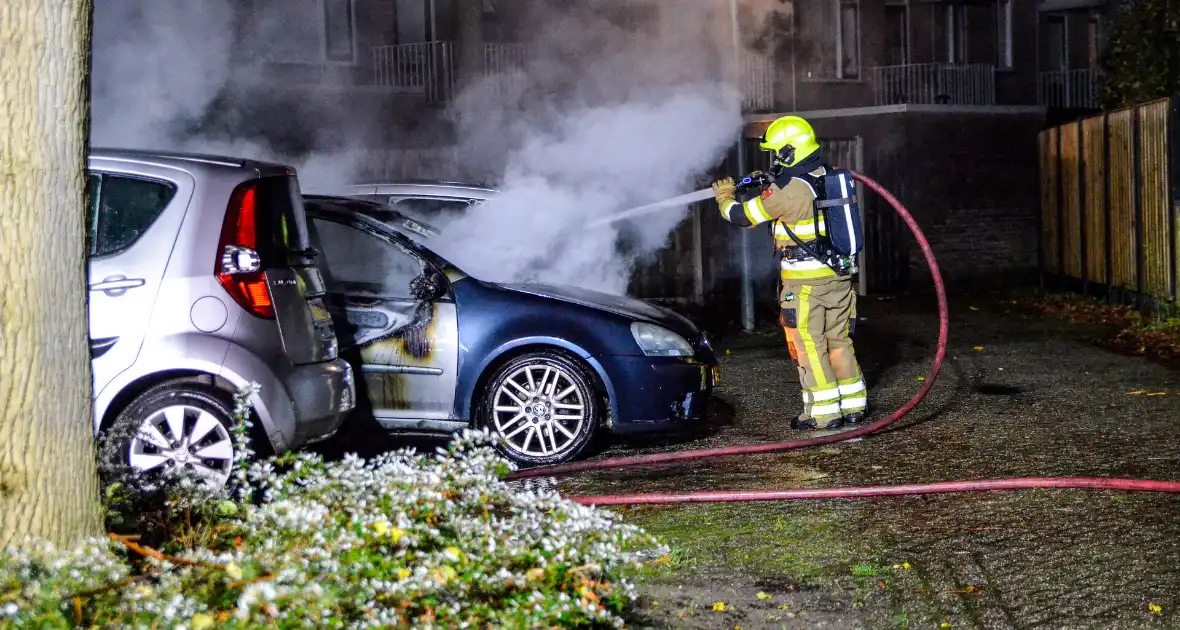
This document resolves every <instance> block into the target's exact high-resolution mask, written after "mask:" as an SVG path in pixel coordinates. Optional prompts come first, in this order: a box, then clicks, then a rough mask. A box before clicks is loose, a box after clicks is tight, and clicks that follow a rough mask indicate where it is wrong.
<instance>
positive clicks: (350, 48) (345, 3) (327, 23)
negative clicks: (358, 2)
mask: <svg viewBox="0 0 1180 630" xmlns="http://www.w3.org/2000/svg"><path fill="white" fill-rule="evenodd" d="M323 3H324V58H325V59H326V60H327V61H331V62H340V63H353V62H355V61H356V25H355V24H354V23H353V12H352V9H353V5H352V0H323Z"/></svg>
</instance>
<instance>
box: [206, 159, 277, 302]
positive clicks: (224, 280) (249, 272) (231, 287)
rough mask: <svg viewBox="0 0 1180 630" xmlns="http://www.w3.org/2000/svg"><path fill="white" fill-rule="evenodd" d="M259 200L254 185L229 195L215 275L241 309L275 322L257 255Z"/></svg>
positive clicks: (250, 184)
mask: <svg viewBox="0 0 1180 630" xmlns="http://www.w3.org/2000/svg"><path fill="white" fill-rule="evenodd" d="M256 197H257V185H256V184H255V183H254V182H247V183H245V184H242V185H240V186H238V187H237V188H235V189H234V192H233V194H232V195H231V196H230V200H229V207H228V208H227V209H226V213H225V222H224V223H222V225H221V240H220V241H219V242H218V245H217V267H216V269H215V273H216V274H217V280H218V281H219V282H221V286H223V287H225V290H226V292H227V293H229V295H230V297H232V298H233V299H234V301H235V302H237V303H238V305H239V306H241V307H242V308H244V309H246V310H248V311H250V312H251V313H253V314H254V315H256V316H258V317H261V318H263V319H274V316H275V311H274V304H273V303H272V302H271V299H270V289H268V288H267V286H266V278H265V277H264V276H263V269H262V258H261V256H260V255H259V253H258V221H257V219H258V216H257V203H256Z"/></svg>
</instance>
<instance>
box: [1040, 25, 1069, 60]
mask: <svg viewBox="0 0 1180 630" xmlns="http://www.w3.org/2000/svg"><path fill="white" fill-rule="evenodd" d="M1068 67H1069V40H1068V39H1067V38H1066V22H1065V16H1064V15H1050V16H1048V22H1047V23H1046V24H1045V67H1044V69H1045V70H1047V71H1049V72H1059V71H1062V70H1065V69H1067V68H1068Z"/></svg>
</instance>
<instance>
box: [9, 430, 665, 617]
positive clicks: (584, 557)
mask: <svg viewBox="0 0 1180 630" xmlns="http://www.w3.org/2000/svg"><path fill="white" fill-rule="evenodd" d="M239 434H240V435H244V433H242V432H240V433H239ZM508 470H509V464H508V462H506V461H505V460H503V459H501V458H500V457H499V456H498V455H497V454H496V453H495V451H494V450H493V449H492V448H491V443H490V439H489V438H488V436H487V435H486V434H480V433H473V432H468V433H465V434H463V435H461V436H458V437H457V438H456V439H455V440H454V441H453V442H452V443H451V444H450V445H449V446H448V447H447V448H445V449H439V450H438V451H437V452H436V453H429V454H420V453H416V452H414V451H410V450H401V451H396V452H392V453H387V454H385V455H382V456H379V457H376V458H373V459H372V460H369V461H364V460H361V459H359V458H357V457H353V456H348V457H345V458H344V459H343V460H342V461H339V462H325V461H324V460H323V459H322V458H320V457H319V456H317V455H314V454H308V453H298V454H295V453H288V454H285V455H283V456H280V457H278V458H274V459H270V460H266V461H260V462H256V463H254V464H250V465H248V466H247V465H245V464H244V463H243V464H242V467H241V475H240V476H238V477H236V479H235V481H234V483H233V484H231V487H230V488H229V489H228V490H221V491H209V490H205V489H203V488H202V487H201V486H200V484H194V483H192V482H191V481H186V482H184V483H178V482H176V481H175V480H167V481H165V482H160V485H159V486H158V488H162V489H163V490H158V491H161V492H165V494H168V495H169V496H170V497H173V498H166V499H163V500H160V501H159V502H158V503H157V504H155V508H154V509H155V512H154V513H155V514H156V516H154V517H153V519H154V520H153V522H152V523H151V524H150V529H152V531H153V532H155V535H156V536H161V534H160V532H166V535H163V536H162V537H160V538H158V540H157V542H158V546H157V547H151V546H149V545H148V543H147V542H145V539H144V538H141V537H137V536H135V535H132V532H131V531H129V530H127V529H126V526H127V525H129V524H132V523H134V522H135V519H134V518H130V517H128V516H127V515H123V516H122V517H120V518H121V519H122V520H119V519H113V522H117V523H119V524H120V525H121V526H123V528H124V529H123V531H122V532H116V533H112V534H110V535H109V537H108V538H105V539H97V540H91V541H87V542H86V543H85V544H82V545H80V546H78V547H76V548H74V549H68V550H59V549H54V548H53V547H52V546H50V545H48V544H46V543H42V542H29V543H27V544H24V545H22V546H18V547H15V548H10V549H9V550H7V551H5V552H4V553H2V554H0V627H36V628H66V627H104V628H106V627H143V628H149V627H150V628H190V629H193V630H200V629H202V628H215V627H216V628H248V627H249V628H253V627H263V626H266V627H280V628H369V627H372V628H377V627H381V628H408V627H415V628H419V627H420V628H432V627H433V628H537V627H566V628H568V627H611V626H616V627H617V626H620V625H622V614H623V613H624V612H625V611H626V608H627V606H628V605H629V603H630V602H631V601H632V600H633V598H634V587H633V585H631V584H630V583H629V582H628V581H627V580H626V579H624V578H622V577H620V576H622V575H625V573H626V570H627V569H628V568H638V567H639V566H640V565H641V563H642V561H643V559H644V558H645V557H650V554H659V553H662V552H663V549H662V548H661V546H660V545H659V544H658V543H657V542H656V541H654V540H653V539H652V538H650V537H648V536H647V535H646V534H644V533H643V532H642V531H640V530H639V529H637V528H635V527H633V526H630V525H626V524H622V523H619V522H617V521H616V520H615V518H614V516H613V515H612V514H611V513H609V512H605V511H601V510H597V509H595V508H590V507H585V506H581V505H578V504H576V503H573V502H571V501H568V500H564V499H562V498H561V497H560V496H558V495H557V493H555V492H552V491H540V492H532V491H519V490H516V489H514V488H512V487H511V486H510V485H509V484H507V483H505V482H503V481H501V480H500V477H501V476H502V475H503V474H504V473H506V472H508ZM114 483H115V484H117V483H123V482H114ZM112 487H114V488H115V490H114V491H113V493H114V494H120V495H121V493H123V492H124V491H125V490H124V489H121V488H120V487H116V486H115V485H114V484H112V485H108V486H107V491H108V495H111V494H112V490H111V488H112ZM177 491H179V496H180V498H174V497H175V496H176V492H177ZM128 500H132V499H130V498H129V497H128ZM134 501H143V499H134ZM136 505H137V506H139V507H140V508H142V507H143V504H141V503H136Z"/></svg>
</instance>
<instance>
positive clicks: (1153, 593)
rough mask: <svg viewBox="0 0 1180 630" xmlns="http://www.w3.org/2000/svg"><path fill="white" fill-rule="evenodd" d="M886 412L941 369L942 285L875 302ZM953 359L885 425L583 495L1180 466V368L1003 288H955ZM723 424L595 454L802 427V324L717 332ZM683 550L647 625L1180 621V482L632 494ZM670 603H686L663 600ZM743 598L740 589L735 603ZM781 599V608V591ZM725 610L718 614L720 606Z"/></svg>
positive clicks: (631, 513)
mask: <svg viewBox="0 0 1180 630" xmlns="http://www.w3.org/2000/svg"><path fill="white" fill-rule="evenodd" d="M861 314H862V317H863V319H862V321H860V322H859V324H858V332H857V337H856V349H857V353H858V356H859V358H860V359H861V362H862V366H863V368H864V371H865V373H866V377H867V380H868V382H869V387H870V406H871V407H870V413H871V415H873V416H874V417H876V416H879V415H880V414H883V413H887V412H891V411H892V410H894V409H896V408H897V407H900V406H901V405H902V404H903V403H904V402H905V401H906V400H907V399H908V398H909V397H910V396H911V395H912V394H913V393H914V392H915V391H916V390H917V389H918V387H919V386H920V385H921V378H922V377H923V376H924V375H925V374H926V373H927V371H928V369H929V367H930V362H931V358H932V356H933V354H934V349H935V342H936V339H937V321H936V318H935V314H934V310H933V305H932V298H908V299H899V300H877V299H874V298H871V297H870V298H867V299H862V302H861ZM951 317H952V327H951V336H950V346H949V351H948V354H947V361H946V365H945V366H944V371H943V374H942V375H941V377H940V378H939V379H938V381H937V383H936V384H935V386H934V388H933V390H932V391H931V393H930V395H929V396H928V397H927V399H926V400H925V401H924V402H923V403H922V404H921V405H920V406H919V407H918V408H917V409H916V410H915V411H914V412H913V413H911V414H910V416H908V417H907V418H905V419H903V420H902V421H901V422H900V423H898V425H895V426H894V427H891V428H890V429H887V430H886V431H885V432H883V433H881V434H878V435H874V436H870V437H868V438H866V439H863V440H858V441H856V442H854V443H845V444H837V445H832V446H828V447H822V448H815V449H809V450H805V451H798V452H792V453H785V454H770V455H761V456H740V457H731V458H726V459H719V460H714V461H709V462H693V463H691V464H682V465H670V466H660V467H652V468H648V469H639V470H636V469H630V470H618V471H612V472H601V473H589V474H582V475H579V476H577V477H574V478H565V479H562V480H561V482H560V487H561V489H562V490H563V491H564V492H566V493H569V494H602V493H619V492H655V491H666V490H712V489H747V488H791V487H808V486H822V487H835V486H844V485H865V484H893V483H914V482H931V481H940V480H953V479H985V478H1000V477H1019V476H1049V475H1054V476H1102V477H1143V478H1153V479H1180V382H1178V380H1177V378H1176V372H1175V371H1173V370H1172V369H1171V368H1169V367H1167V366H1163V365H1158V364H1154V363H1151V362H1149V361H1147V360H1145V359H1143V358H1140V357H1132V356H1124V355H1120V354H1116V353H1114V352H1111V351H1108V350H1104V349H1102V348H1100V347H1098V346H1096V345H1095V344H1093V343H1092V342H1090V341H1089V340H1088V339H1087V338H1086V337H1085V335H1084V334H1082V331H1080V330H1079V329H1077V328H1076V327H1072V326H1069V325H1067V324H1064V323H1061V322H1058V321H1055V320H1048V319H1044V318H1041V317H1039V316H1036V315H1032V314H1026V313H1022V312H1021V311H1020V310H1019V309H1017V307H1016V306H1014V305H1013V304H1012V303H1011V302H1010V301H1009V299H1007V298H1005V297H1002V296H1000V295H994V294H993V295H986V296H977V297H975V298H962V299H955V300H953V301H952V313H951ZM714 345H715V346H716V347H717V348H718V350H719V352H720V354H721V361H722V365H721V377H722V384H721V387H720V388H719V390H718V392H717V400H716V401H715V404H714V405H713V408H712V409H711V411H710V414H709V418H708V419H707V421H706V422H705V423H704V424H703V425H702V426H701V427H699V428H698V430H697V431H696V432H695V433H692V434H687V435H682V436H678V437H677V438H673V439H654V440H649V441H646V442H643V441H640V442H631V443H627V444H614V445H611V446H609V447H607V448H605V449H604V450H603V452H601V453H599V454H597V455H596V456H595V457H599V458H601V457H609V456H617V455H623V454H636V453H643V452H658V451H665V450H674V449H683V448H704V447H710V446H722V445H731V444H742V443H749V442H762V441H778V440H785V439H793V438H797V437H802V436H803V435H804V433H803V432H799V431H794V430H792V429H791V428H790V426H789V420H790V418H791V417H792V416H793V415H795V414H797V413H798V408H797V406H798V401H799V387H798V384H797V382H796V380H795V378H794V376H793V368H792V367H791V366H790V365H789V363H788V360H789V359H788V357H787V354H786V350H785V348H784V347H783V345H782V333H781V331H780V330H777V329H774V328H773V327H765V328H762V329H760V330H759V331H757V332H755V333H753V334H745V333H736V334H729V335H724V336H722V337H720V338H718V339H716V343H715V344H714ZM620 511H621V512H622V513H624V514H625V515H626V516H627V518H628V519H630V520H633V521H635V522H637V523H639V524H641V525H645V526H648V527H649V528H650V529H652V530H653V531H655V532H656V533H658V534H661V535H663V536H664V538H665V539H666V540H668V542H669V543H670V544H671V545H672V546H673V548H674V549H676V550H677V551H676V555H675V558H673V561H672V562H671V563H670V566H671V568H670V569H669V570H668V571H667V572H666V573H665V574H664V575H663V576H662V577H659V578H656V579H653V580H651V582H650V583H649V584H648V586H647V587H646V589H647V590H646V593H647V596H645V599H644V603H643V609H642V610H643V613H642V615H641V616H640V617H639V618H638V621H637V625H638V626H645V625H646V626H650V627H701V628H713V627H716V628H733V627H736V626H740V627H742V628H760V627H774V628H777V627H830V628H840V627H850V628H852V627H890V628H893V627H899V628H902V627H911V628H927V627H931V628H997V629H998V628H1154V627H1172V626H1173V625H1176V624H1177V623H1178V620H1180V617H1178V616H1177V615H1176V614H1175V612H1176V611H1175V608H1176V607H1177V606H1180V519H1178V518H1177V516H1178V515H1180V497H1178V496H1173V495H1160V494H1127V493H1117V492H1094V491H1082V490H1031V491H1018V492H1004V493H1001V492H990V493H977V494H970V495H943V496H926V497H899V498H886V499H874V500H826V501H812V502H807V503H799V502H795V503H761V504H756V505H753V504H747V505H735V504H730V505H720V506H699V505H698V506H685V507H644V508H623V509H621V510H620ZM661 600H667V601H666V602H665V601H661ZM726 600H728V602H729V603H728V604H727V605H725V604H726ZM780 602H783V603H780ZM718 603H721V604H723V605H722V606H721V607H720V609H718V606H717V604H718Z"/></svg>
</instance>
